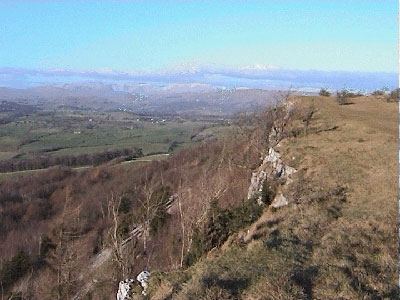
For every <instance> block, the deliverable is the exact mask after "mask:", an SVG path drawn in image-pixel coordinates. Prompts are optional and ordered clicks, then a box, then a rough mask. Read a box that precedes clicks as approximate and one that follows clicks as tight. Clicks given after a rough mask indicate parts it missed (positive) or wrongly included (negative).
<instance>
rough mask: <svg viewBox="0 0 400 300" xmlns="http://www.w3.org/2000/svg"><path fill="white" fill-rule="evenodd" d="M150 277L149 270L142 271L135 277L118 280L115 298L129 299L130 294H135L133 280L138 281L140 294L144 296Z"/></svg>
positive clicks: (120, 299)
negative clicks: (140, 287)
mask: <svg viewBox="0 0 400 300" xmlns="http://www.w3.org/2000/svg"><path fill="white" fill-rule="evenodd" d="M149 279H150V272H149V271H142V272H140V273H139V275H138V276H137V277H136V281H135V279H125V280H123V281H120V282H119V286H118V292H117V300H131V299H132V296H133V295H134V294H135V293H134V292H133V285H134V284H135V282H137V283H139V284H140V285H141V286H142V295H143V296H146V294H147V287H148V282H149Z"/></svg>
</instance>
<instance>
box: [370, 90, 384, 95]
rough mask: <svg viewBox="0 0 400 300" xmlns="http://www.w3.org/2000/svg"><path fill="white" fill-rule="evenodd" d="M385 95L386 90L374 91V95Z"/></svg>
mask: <svg viewBox="0 0 400 300" xmlns="http://www.w3.org/2000/svg"><path fill="white" fill-rule="evenodd" d="M383 95H385V91H384V90H383V89H382V90H375V91H373V92H372V96H383Z"/></svg>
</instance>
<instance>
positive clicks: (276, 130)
mask: <svg viewBox="0 0 400 300" xmlns="http://www.w3.org/2000/svg"><path fill="white" fill-rule="evenodd" d="M282 108H283V111H280V113H281V117H280V118H277V119H276V120H275V122H274V125H273V126H272V130H271V133H270V135H269V144H270V145H272V146H271V147H270V148H269V149H268V155H266V156H265V158H264V159H263V162H262V163H261V165H260V166H259V167H258V169H257V170H256V171H255V172H253V175H252V177H251V183H250V187H249V190H248V193H247V198H248V199H250V198H253V197H257V202H258V203H259V204H260V205H261V204H262V192H263V187H264V184H265V182H266V180H277V179H281V180H283V181H284V182H285V184H290V183H291V182H292V179H291V178H290V177H291V175H292V174H293V173H295V172H296V170H295V169H294V168H292V167H290V166H288V165H286V164H285V163H284V162H283V160H282V159H281V154H280V153H279V152H277V151H276V150H275V149H274V147H277V146H279V141H280V140H281V139H282V136H283V129H284V128H285V126H286V124H287V122H288V119H289V116H290V110H291V108H292V103H291V102H286V103H284V104H283V106H282ZM287 204H288V200H287V198H286V197H285V196H284V195H283V194H282V192H281V191H279V193H278V194H277V195H276V197H275V199H274V200H273V201H272V203H271V205H272V207H275V208H278V207H282V206H285V205H287Z"/></svg>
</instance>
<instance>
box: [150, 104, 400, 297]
mask: <svg viewBox="0 0 400 300" xmlns="http://www.w3.org/2000/svg"><path fill="white" fill-rule="evenodd" d="M311 103H313V105H314V107H315V108H316V113H315V114H314V116H313V119H312V121H311V125H310V127H311V130H310V133H309V134H308V135H305V134H304V133H303V134H300V135H299V136H297V137H292V138H288V139H286V140H284V141H283V142H281V146H280V147H279V151H280V152H281V153H282V154H283V157H284V160H285V161H286V162H288V163H289V164H290V165H292V166H294V167H295V168H296V169H297V170H298V172H297V173H296V174H295V176H294V182H293V184H292V185H291V186H290V188H289V190H288V191H287V193H288V195H289V199H290V200H291V203H290V205H289V206H287V207H284V208H281V209H279V210H278V211H272V210H271V209H268V208H266V209H265V210H264V213H263V215H262V216H261V218H260V219H259V220H258V221H257V222H255V223H254V224H253V225H252V226H251V227H250V228H249V229H248V230H247V229H246V230H244V231H243V232H240V233H239V234H236V235H234V236H231V238H230V239H229V240H228V241H227V242H226V243H225V245H224V246H223V247H222V248H221V249H215V250H212V251H211V252H210V253H209V254H208V255H207V257H205V258H203V259H202V260H201V261H199V262H198V263H197V264H196V265H194V266H193V267H191V268H189V269H187V270H185V271H182V272H175V273H167V274H160V275H159V276H154V277H153V278H152V285H151V290H152V298H153V299H166V297H168V296H172V298H173V299H238V298H242V299H397V226H396V224H397V201H396V191H397V177H396V174H397V163H396V162H397V136H398V134H397V106H396V104H394V103H386V102H383V101H380V100H376V99H371V98H356V99H354V104H352V105H345V106H339V105H338V104H337V103H336V101H335V100H334V99H332V98H322V97H315V98H303V99H301V101H299V102H298V103H297V107H299V106H300V107H303V108H304V107H307V106H310V105H311ZM300 124H301V123H299V122H298V124H297V125H296V123H294V124H293V126H302V125H300ZM332 125H337V126H338V129H336V130H332V131H322V132H319V133H315V130H312V129H313V128H314V129H318V128H328V127H329V126H332ZM313 131H314V133H313ZM340 297H342V298H340Z"/></svg>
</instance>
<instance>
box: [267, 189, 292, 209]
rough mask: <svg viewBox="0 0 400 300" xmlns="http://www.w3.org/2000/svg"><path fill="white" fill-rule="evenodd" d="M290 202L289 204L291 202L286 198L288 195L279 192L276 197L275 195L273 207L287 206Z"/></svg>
mask: <svg viewBox="0 0 400 300" xmlns="http://www.w3.org/2000/svg"><path fill="white" fill-rule="evenodd" d="M288 204H289V202H288V200H287V199H286V197H285V196H283V194H282V193H279V194H278V195H276V197H275V198H274V200H273V201H272V203H271V207H273V208H279V207H282V206H286V205H288Z"/></svg>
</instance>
